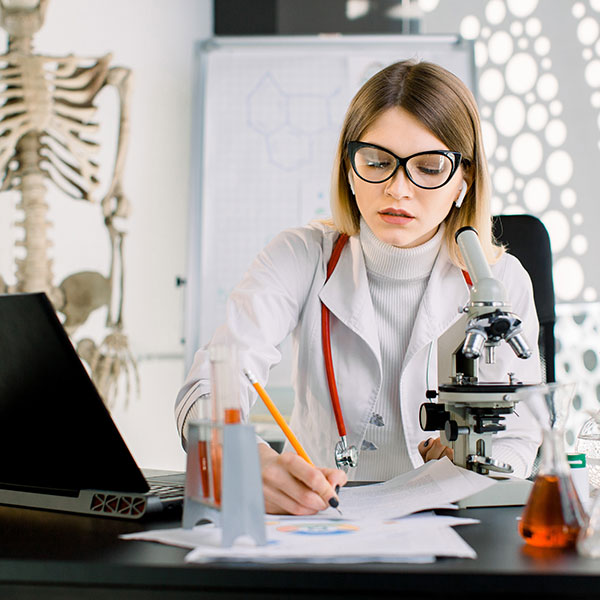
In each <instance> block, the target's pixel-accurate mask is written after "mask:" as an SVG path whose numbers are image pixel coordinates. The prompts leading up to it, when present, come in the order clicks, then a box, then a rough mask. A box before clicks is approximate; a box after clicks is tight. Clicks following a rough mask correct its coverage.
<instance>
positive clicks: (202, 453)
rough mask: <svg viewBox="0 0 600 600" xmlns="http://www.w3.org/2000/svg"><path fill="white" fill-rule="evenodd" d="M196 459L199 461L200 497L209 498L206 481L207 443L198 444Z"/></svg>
mask: <svg viewBox="0 0 600 600" xmlns="http://www.w3.org/2000/svg"><path fill="white" fill-rule="evenodd" d="M198 459H199V460H200V481H201V482H202V497H203V498H210V483H209V480H208V443H207V442H206V441H201V442H198Z"/></svg>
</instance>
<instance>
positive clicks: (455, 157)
mask: <svg viewBox="0 0 600 600" xmlns="http://www.w3.org/2000/svg"><path fill="white" fill-rule="evenodd" d="M360 148H375V149H377V150H383V152H387V153H388V154H389V155H390V156H393V157H394V159H395V160H396V166H395V167H394V170H393V171H392V172H391V174H390V175H388V177H386V178H385V179H382V180H381V181H369V180H368V179H365V178H364V177H363V176H362V175H361V174H360V173H359V172H358V171H357V169H356V165H355V162H354V161H355V156H356V153H357V151H358V150H359V149H360ZM347 150H348V159H349V160H350V166H351V167H352V170H353V171H354V173H356V176H357V177H358V178H359V179H362V180H363V181H366V182H367V183H374V184H377V183H385V182H386V181H389V180H390V179H392V177H394V176H395V175H396V173H397V172H398V169H399V168H400V167H402V168H403V169H404V172H405V173H406V176H407V177H408V179H409V180H410V182H411V183H414V185H416V186H417V187H418V188H421V189H422V190H437V189H439V188H441V187H444V186H445V185H446V184H447V183H448V182H449V181H450V180H451V179H452V177H453V176H454V174H455V173H456V171H458V167H460V164H461V162H462V154H461V153H460V152H453V151H452V150H428V151H426V152H416V153H415V154H411V155H410V156H407V157H406V158H400V157H399V156H398V155H397V154H394V153H393V152H392V151H391V150H388V149H387V148H384V147H383V146H378V145H377V144H369V143H367V142H359V141H357V140H356V141H352V142H348V146H347ZM424 154H439V155H440V156H445V157H447V158H449V159H450V162H451V163H452V170H451V171H450V175H448V179H446V181H444V183H441V184H440V185H436V186H434V187H425V186H422V185H420V184H418V183H417V182H416V181H415V180H414V179H413V178H412V177H411V175H410V172H409V171H408V169H407V168H406V163H407V162H408V161H409V160H410V159H411V158H414V157H415V156H422V155H424Z"/></svg>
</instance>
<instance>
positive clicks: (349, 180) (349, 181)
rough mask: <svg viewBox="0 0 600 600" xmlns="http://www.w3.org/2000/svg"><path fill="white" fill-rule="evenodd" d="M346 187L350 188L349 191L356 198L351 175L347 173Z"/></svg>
mask: <svg viewBox="0 0 600 600" xmlns="http://www.w3.org/2000/svg"><path fill="white" fill-rule="evenodd" d="M348 185H349V186H350V190H351V191H352V194H353V195H354V196H356V194H355V193H354V184H353V183H352V174H351V173H348Z"/></svg>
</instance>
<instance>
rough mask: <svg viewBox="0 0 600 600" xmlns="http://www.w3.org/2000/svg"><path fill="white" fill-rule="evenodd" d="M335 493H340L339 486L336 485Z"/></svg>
mask: <svg viewBox="0 0 600 600" xmlns="http://www.w3.org/2000/svg"><path fill="white" fill-rule="evenodd" d="M335 493H336V494H339V493H340V486H339V485H336V486H335Z"/></svg>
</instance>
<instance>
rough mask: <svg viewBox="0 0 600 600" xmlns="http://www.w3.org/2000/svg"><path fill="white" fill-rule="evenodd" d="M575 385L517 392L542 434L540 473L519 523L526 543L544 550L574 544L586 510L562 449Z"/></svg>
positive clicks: (547, 386)
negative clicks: (537, 423) (544, 548)
mask: <svg viewBox="0 0 600 600" xmlns="http://www.w3.org/2000/svg"><path fill="white" fill-rule="evenodd" d="M574 391H575V384H557V383H548V384H543V385H539V386H533V387H531V388H524V389H523V390H522V391H520V392H519V394H518V395H519V399H520V400H525V402H526V403H527V406H528V407H529V409H530V410H531V412H532V413H533V414H534V415H535V417H536V419H537V420H538V422H539V424H540V426H541V427H542V431H543V436H544V437H543V442H542V456H541V466H540V470H539V472H538V474H537V476H536V478H535V481H534V484H533V489H532V490H531V494H530V496H529V500H528V501H527V505H526V506H525V509H524V510H523V514H522V515H521V520H520V522H519V533H520V534H521V536H522V537H523V539H524V540H525V542H526V543H527V544H530V545H531V546H542V547H546V548H567V547H571V546H574V545H575V542H576V540H577V535H578V534H579V530H580V529H581V528H582V527H583V526H584V524H585V519H586V516H585V511H584V509H583V507H582V505H581V502H580V500H579V497H578V496H577V492H576V491H575V486H574V485H573V482H572V480H571V474H570V468H569V463H568V462H567V458H566V454H565V447H564V431H565V423H566V421H567V416H568V413H569V407H570V404H571V400H572V398H573V393H574Z"/></svg>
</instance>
